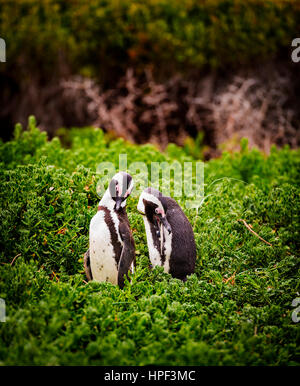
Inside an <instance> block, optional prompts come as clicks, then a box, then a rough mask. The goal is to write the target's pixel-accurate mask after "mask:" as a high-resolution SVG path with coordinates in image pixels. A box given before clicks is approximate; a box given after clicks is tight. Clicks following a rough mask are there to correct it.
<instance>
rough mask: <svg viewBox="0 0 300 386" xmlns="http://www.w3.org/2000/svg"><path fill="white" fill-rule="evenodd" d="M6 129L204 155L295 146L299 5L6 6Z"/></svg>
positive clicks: (1, 112)
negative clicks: (74, 130) (93, 135)
mask: <svg viewBox="0 0 300 386" xmlns="http://www.w3.org/2000/svg"><path fill="white" fill-rule="evenodd" d="M0 37H1V38H3V39H5V41H6V48H7V52H6V63H0V90H1V92H0V106H1V109H0V127H1V137H2V139H3V140H8V139H9V138H11V136H12V133H13V128H14V124H15V123H16V122H21V123H22V124H23V125H24V126H25V127H26V125H27V119H28V116H29V115H31V114H33V115H35V116H36V119H37V122H38V125H39V127H40V128H41V129H42V130H46V131H47V132H48V133H49V136H50V137H51V136H53V135H56V134H59V131H58V130H59V129H60V128H62V127H64V128H70V127H74V126H76V127H84V126H97V127H101V128H102V129H103V130H105V131H106V132H109V133H111V134H112V135H113V136H120V137H123V138H126V139H128V140H130V141H133V142H136V143H145V142H151V143H155V144H158V145H159V146H160V148H161V149H164V147H165V146H166V145H167V144H168V143H169V142H174V143H177V144H179V145H183V144H184V143H185V142H186V141H188V138H190V137H192V138H194V139H196V143H197V144H198V145H199V146H202V148H203V149H204V151H203V154H204V158H207V159H208V158H211V157H214V156H218V154H219V153H220V151H221V149H222V148H226V149H229V150H235V149H236V148H237V147H238V144H239V140H240V138H241V137H247V138H248V139H249V144H250V146H253V145H255V146H258V147H259V148H260V149H262V150H264V151H266V152H268V151H269V149H270V146H271V145H272V144H273V143H274V144H276V145H278V146H283V145H284V144H289V145H290V146H291V147H298V146H299V143H300V108H299V107H300V102H299V101H300V62H299V63H293V62H292V60H291V53H292V50H293V48H292V47H291V42H292V40H293V39H294V38H296V37H300V1H290V0H264V1H262V0H261V1H260V0H249V1H245V0H207V1H199V0H144V1H142V0H140V1H138V0H119V1H116V0H114V1H112V0H107V1H105V0H91V1H88V2H87V1H79V0H78V1H59V0H43V1H33V0H18V1H17V0H15V1H8V0H0Z"/></svg>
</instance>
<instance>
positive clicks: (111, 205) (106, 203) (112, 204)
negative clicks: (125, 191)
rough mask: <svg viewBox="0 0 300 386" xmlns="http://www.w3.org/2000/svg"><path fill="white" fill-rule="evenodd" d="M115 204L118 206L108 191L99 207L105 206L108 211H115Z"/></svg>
mask: <svg viewBox="0 0 300 386" xmlns="http://www.w3.org/2000/svg"><path fill="white" fill-rule="evenodd" d="M115 204H116V203H115V201H114V200H113V199H112V197H111V195H110V192H109V190H107V191H106V192H105V193H104V196H103V197H102V199H101V200H100V202H99V206H104V207H105V208H107V209H109V210H114V208H115Z"/></svg>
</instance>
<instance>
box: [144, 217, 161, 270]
mask: <svg viewBox="0 0 300 386" xmlns="http://www.w3.org/2000/svg"><path fill="white" fill-rule="evenodd" d="M144 224H145V230H146V235H147V244H148V250H149V258H150V261H151V264H152V265H153V267H154V266H156V265H161V257H160V253H159V251H158V250H157V249H156V248H155V246H154V241H153V237H152V233H151V229H150V224H149V222H148V220H147V217H146V216H144Z"/></svg>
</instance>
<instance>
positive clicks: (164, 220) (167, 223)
mask: <svg viewBox="0 0 300 386" xmlns="http://www.w3.org/2000/svg"><path fill="white" fill-rule="evenodd" d="M160 221H161V222H162V224H163V226H164V227H165V228H166V230H167V231H168V232H169V234H170V233H171V232H172V228H171V225H170V224H169V222H168V220H167V218H166V217H163V216H161V217H160Z"/></svg>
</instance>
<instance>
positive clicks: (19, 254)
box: [10, 253, 21, 265]
mask: <svg viewBox="0 0 300 386" xmlns="http://www.w3.org/2000/svg"><path fill="white" fill-rule="evenodd" d="M20 256H21V253H18V254H17V255H16V256H15V257H14V258H13V259H12V261H11V263H10V265H13V263H14V262H15V260H16V259H17V258H18V257H20Z"/></svg>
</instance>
